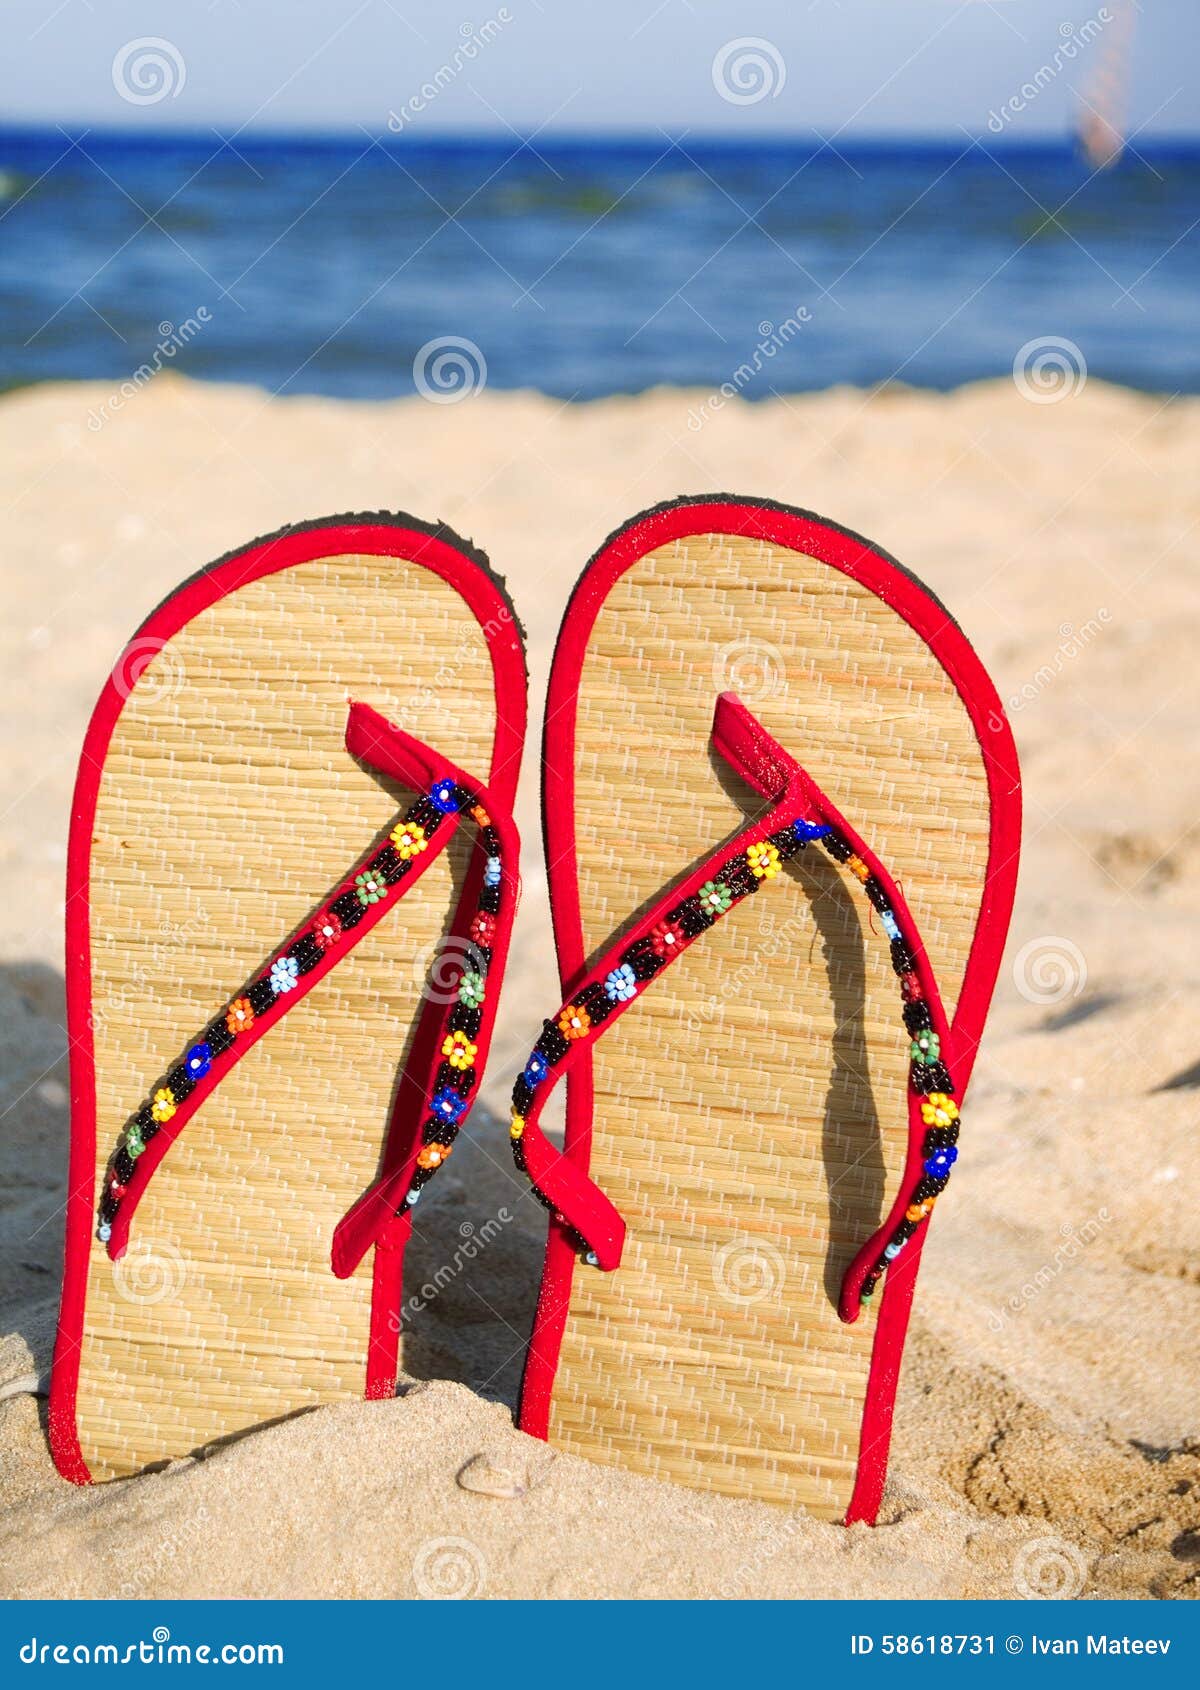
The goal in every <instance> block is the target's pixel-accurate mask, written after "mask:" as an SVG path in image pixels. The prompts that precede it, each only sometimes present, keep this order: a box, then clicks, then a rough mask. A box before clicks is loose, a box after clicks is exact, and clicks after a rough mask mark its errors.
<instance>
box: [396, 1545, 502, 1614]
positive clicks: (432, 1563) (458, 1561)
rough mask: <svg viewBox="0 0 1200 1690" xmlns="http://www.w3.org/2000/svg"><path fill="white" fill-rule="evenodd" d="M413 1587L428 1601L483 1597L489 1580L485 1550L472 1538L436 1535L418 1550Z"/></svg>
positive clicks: (413, 1571)
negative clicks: (484, 1588)
mask: <svg viewBox="0 0 1200 1690" xmlns="http://www.w3.org/2000/svg"><path fill="white" fill-rule="evenodd" d="M412 1580H413V1586H414V1588H415V1590H416V1592H417V1595H418V1596H421V1597H423V1598H424V1599H425V1600H426V1601H427V1602H451V1601H462V1600H463V1599H466V1598H470V1597H472V1596H479V1595H480V1594H481V1593H482V1591H483V1587H484V1585H485V1584H486V1582H487V1562H486V1561H485V1560H484V1558H483V1551H482V1550H481V1549H480V1547H479V1545H478V1544H477V1543H472V1542H471V1540H470V1538H469V1537H435V1538H430V1539H429V1541H428V1542H427V1543H423V1544H422V1545H421V1547H420V1548H419V1549H418V1550H417V1554H416V1559H415V1560H414V1561H413V1570H412Z"/></svg>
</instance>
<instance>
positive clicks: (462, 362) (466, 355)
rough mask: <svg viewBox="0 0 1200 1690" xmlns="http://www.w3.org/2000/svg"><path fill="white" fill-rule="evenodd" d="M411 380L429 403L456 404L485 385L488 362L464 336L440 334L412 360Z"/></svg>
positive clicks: (425, 345)
mask: <svg viewBox="0 0 1200 1690" xmlns="http://www.w3.org/2000/svg"><path fill="white" fill-rule="evenodd" d="M413 381H414V382H415V383H416V387H417V392H418V393H419V394H420V395H421V397H422V399H428V400H429V401H430V403H431V404H434V405H457V404H458V403H459V401H460V400H462V399H469V398H470V397H471V395H472V394H474V393H482V391H483V389H484V388H485V387H486V386H487V359H486V358H485V357H484V355H483V352H482V351H481V350H480V348H479V347H478V346H476V344H475V342H474V341H473V340H468V339H467V338H466V336H465V335H453V334H444V335H439V336H438V337H437V338H436V339H435V340H427V341H426V342H425V344H424V346H422V347H421V349H420V351H419V352H418V353H417V355H416V357H415V358H414V359H413Z"/></svg>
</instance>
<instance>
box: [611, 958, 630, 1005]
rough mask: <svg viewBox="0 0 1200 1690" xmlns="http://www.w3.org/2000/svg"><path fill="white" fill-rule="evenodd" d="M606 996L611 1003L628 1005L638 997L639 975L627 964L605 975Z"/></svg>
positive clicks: (624, 963) (622, 964)
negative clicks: (632, 999)
mask: <svg viewBox="0 0 1200 1690" xmlns="http://www.w3.org/2000/svg"><path fill="white" fill-rule="evenodd" d="M604 995H605V997H606V998H607V999H608V1000H609V1002H610V1003H628V1002H629V1001H630V999H631V998H636V997H637V975H636V974H635V973H634V972H633V969H632V968H630V966H629V964H628V963H627V962H623V963H621V965H620V966H619V967H618V968H614V969H613V971H612V973H611V974H607V975H605V978H604Z"/></svg>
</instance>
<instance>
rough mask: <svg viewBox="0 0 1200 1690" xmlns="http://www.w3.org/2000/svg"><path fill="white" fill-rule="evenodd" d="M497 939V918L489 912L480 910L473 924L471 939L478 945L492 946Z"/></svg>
mask: <svg viewBox="0 0 1200 1690" xmlns="http://www.w3.org/2000/svg"><path fill="white" fill-rule="evenodd" d="M495 937H496V918H495V916H494V915H490V914H489V913H488V911H487V910H479V911H478V912H477V913H476V916H475V919H474V920H473V921H472V923H471V938H472V939H473V940H474V941H475V943H476V944H477V945H490V944H491V942H492V940H493V939H494V938H495Z"/></svg>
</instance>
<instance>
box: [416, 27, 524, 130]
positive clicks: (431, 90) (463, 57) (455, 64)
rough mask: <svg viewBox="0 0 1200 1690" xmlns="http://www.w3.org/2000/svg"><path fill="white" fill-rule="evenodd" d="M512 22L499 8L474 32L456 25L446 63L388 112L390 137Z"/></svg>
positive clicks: (458, 75) (423, 108)
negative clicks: (455, 38)
mask: <svg viewBox="0 0 1200 1690" xmlns="http://www.w3.org/2000/svg"><path fill="white" fill-rule="evenodd" d="M512 21H513V18H512V13H511V12H510V11H509V9H508V7H507V6H501V7H500V9H499V11H498V12H497V13H496V15H495V17H494V18H489V19H488V20H487V22H486V23H482V24H480V26H479V28H478V29H476V28H475V25H474V24H473V23H460V24H459V26H458V33H459V36H460V40H459V44H458V46H457V47H456V48H455V49H454V52H453V53H452V54H451V55H450V57H449V59H447V61H446V63H445V64H443V65H439V66H438V68H437V70H436V71H435V72H434V73H433V75H432V76H431V77H430V78H429V80H428V81H427V82H423V83H422V84H421V86H420V88H418V89H417V91H416V93H415V94H410V95H409V97H408V99H407V100H406V101H405V102H404V104H403V105H402V106H401V107H400V109H399V111H389V112H388V116H387V126H388V128H389V129H390V130H391V131H392V134H393V135H399V133H400V131H401V130H402V129H404V128H406V127H407V125H408V124H410V123H411V122H412V121H413V119H414V118H415V117H420V115H421V113H422V112H426V111H428V110H429V108H430V106H431V105H432V104H433V103H434V101H435V100H436V99H437V98H438V96H439V95H440V94H442V93H444V92H445V90H446V89H447V88H449V86H450V84H451V83H452V82H455V81H457V79H458V78H459V77H460V76H461V75H462V73H463V71H464V70H466V68H467V66H468V65H470V64H471V63H472V62H473V61H474V60H475V59H477V58H478V57H479V55H480V53H481V52H482V51H483V49H484V48H485V47H487V46H490V45H491V43H492V42H493V41H494V40H495V39H496V37H497V36H498V35H499V34H500V31H501V30H502V29H503V28H504V27H505V26H506V25H507V24H510V23H511V22H512Z"/></svg>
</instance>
